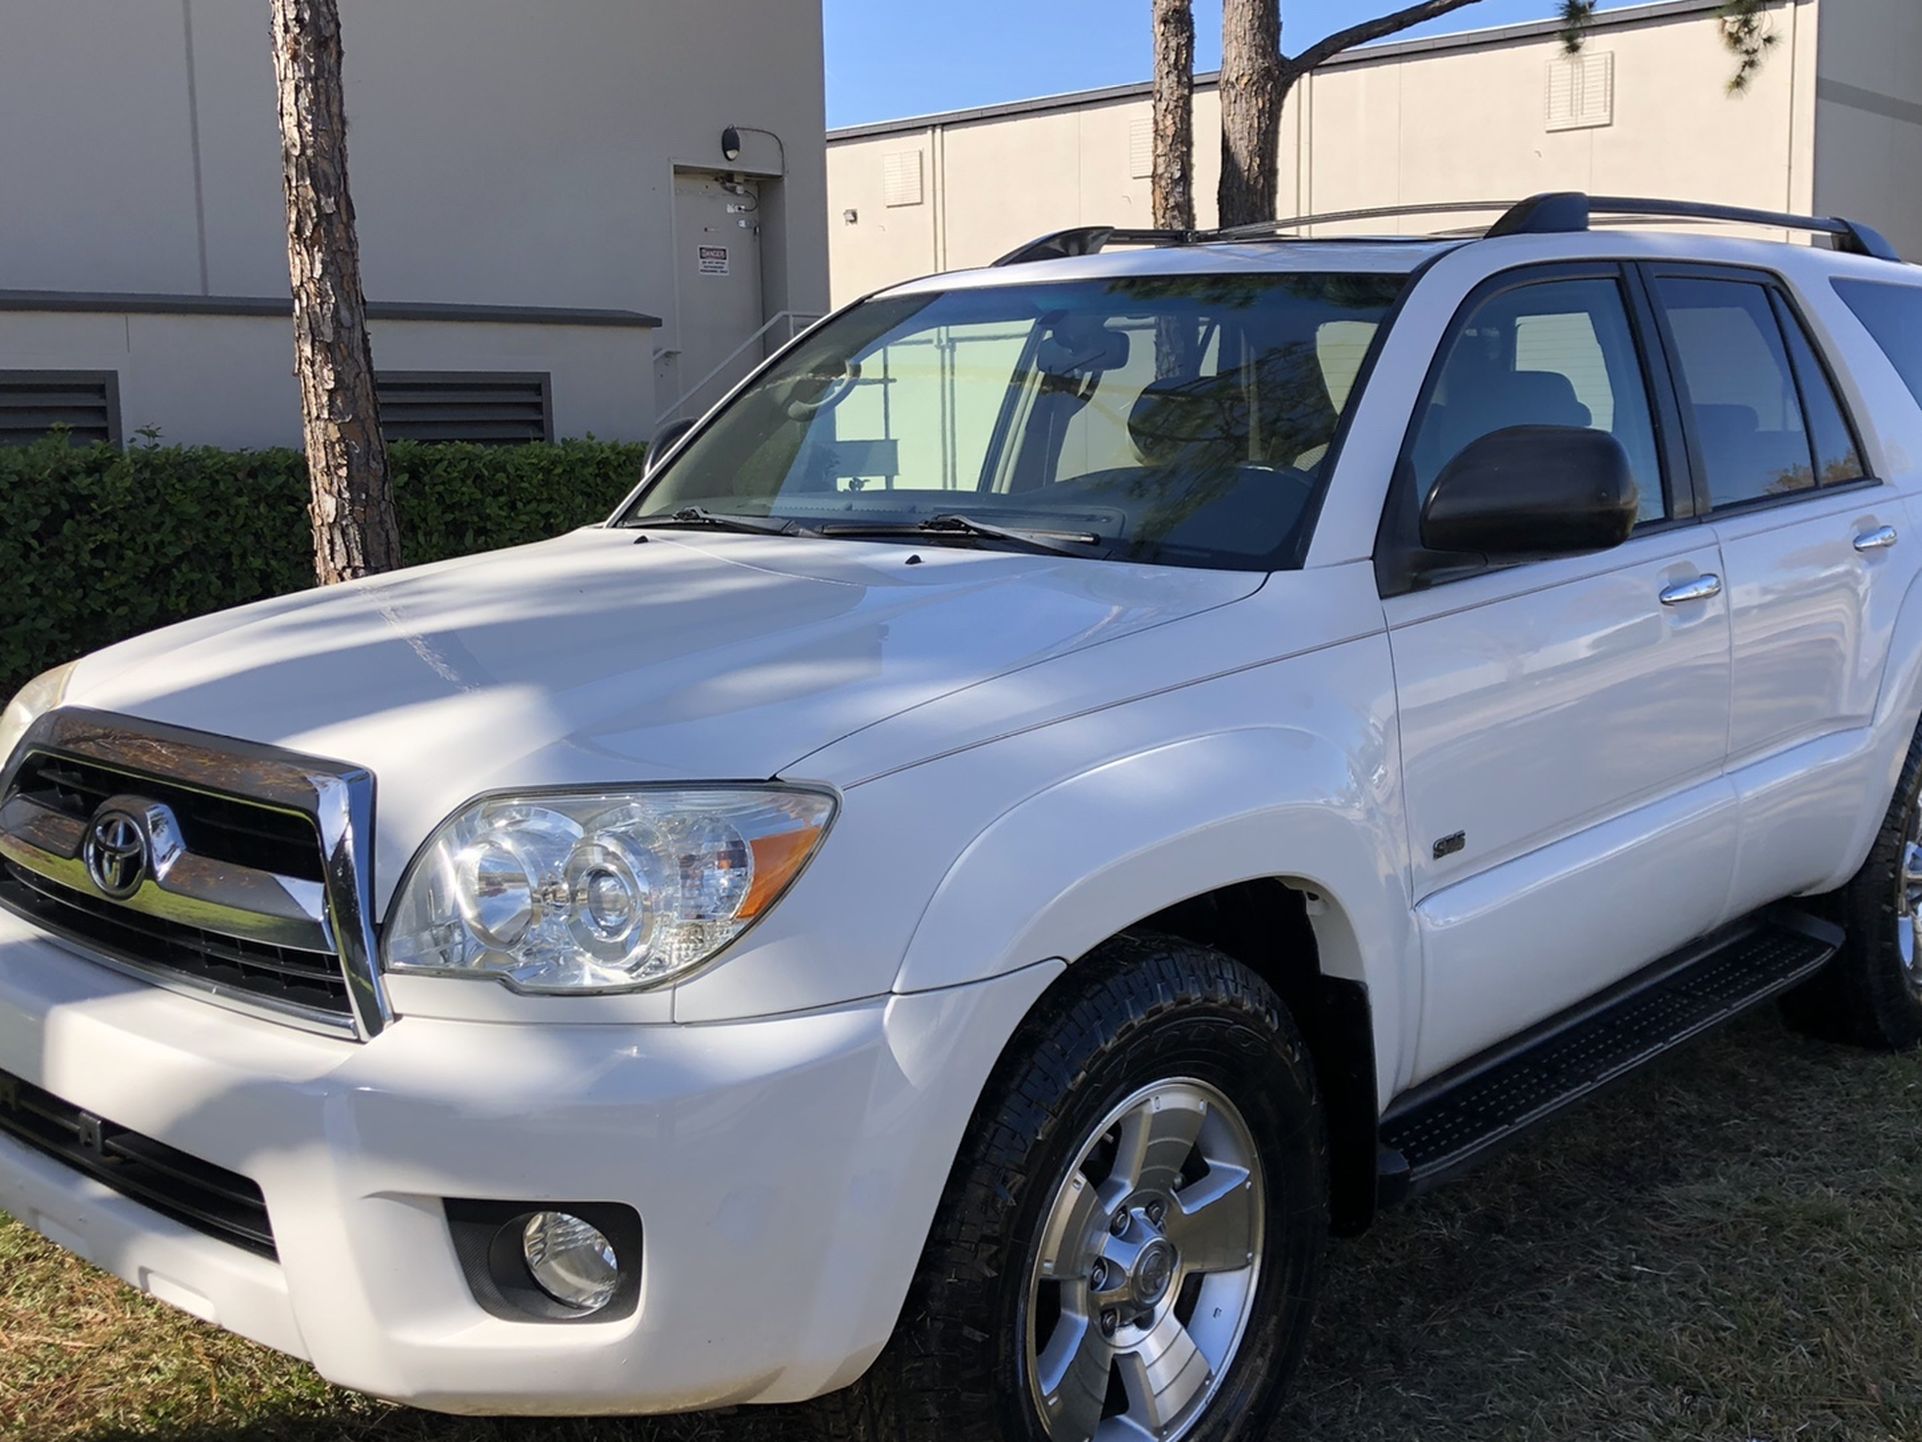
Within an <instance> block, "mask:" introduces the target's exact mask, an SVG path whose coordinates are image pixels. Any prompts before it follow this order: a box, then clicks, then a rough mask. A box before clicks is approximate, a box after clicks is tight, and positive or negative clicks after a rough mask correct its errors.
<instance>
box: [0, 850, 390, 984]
mask: <svg viewBox="0 0 1922 1442" xmlns="http://www.w3.org/2000/svg"><path fill="white" fill-rule="evenodd" d="M0 903H4V904H5V905H6V906H7V907H8V908H9V909H10V910H12V911H14V912H15V913H17V914H18V915H21V916H24V917H26V918H27V919H28V920H29V921H33V922H37V923H38V924H39V925H41V926H42V927H44V928H45V929H46V930H48V931H51V932H54V933H56V934H59V935H64V936H66V937H68V938H69V939H71V940H74V941H78V942H81V943H84V944H88V945H91V946H94V947H98V948H99V949H100V950H102V951H103V952H105V953H106V954H107V955H109V956H114V957H119V958H121V959H123V960H126V961H129V962H132V963H134V964H136V965H141V966H154V967H162V968H165V969H166V970H168V971H171V972H175V973H178V974H179V975H181V976H183V977H186V978H190V979H192V980H194V981H197V982H200V983H202V984H204V985H206V986H208V987H210V988H212V989H214V990H216V991H218V990H222V989H226V990H231V991H235V992H244V993H245V994H247V995H248V996H250V997H257V998H259V999H261V1000H264V1001H268V1002H275V1003H279V1004H281V1005H284V1006H290V1007H298V1008H303V1009H306V1010H312V1011H323V1012H327V1013H329V1014H331V1015H334V1016H339V1017H342V1018H346V1017H350V1016H351V1015H352V1010H353V1009H352V1006H351V1004H350V999H349V997H348V994H347V978H346V977H345V976H344V975H343V974H342V972H341V969H340V958H339V957H338V956H336V955H334V954H333V953H332V952H329V951H301V950H297V949H296V948H293V947H286V946H273V945H270V944H268V943H266V942H259V941H250V940H247V939H245V938H243V937H237V936H222V935H220V934H219V933H218V932H213V931H206V930H203V929H201V928H200V927H196V926H187V925H183V924H182V923H180V922H177V921H167V920H164V919H162V918H161V917H157V916H147V915H143V914H142V913H140V912H137V911H129V910H127V909H126V908H125V907H122V906H116V905H115V904H114V903H113V902H111V901H106V900H103V899H102V898H100V897H96V896H91V895H89V894H88V893H86V892H84V891H76V890H74V889H72V888H71V887H66V886H61V885H59V884H58V883H57V882H52V881H49V880H47V879H46V878H45V877H40V876H36V875H34V874H33V873H32V872H30V871H28V870H26V869H25V868H24V867H20V866H16V865H15V864H14V863H12V862H10V861H8V862H0Z"/></svg>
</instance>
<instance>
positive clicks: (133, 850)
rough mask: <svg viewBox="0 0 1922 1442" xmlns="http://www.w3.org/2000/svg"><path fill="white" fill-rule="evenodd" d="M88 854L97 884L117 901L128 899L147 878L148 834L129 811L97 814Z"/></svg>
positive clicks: (88, 845)
mask: <svg viewBox="0 0 1922 1442" xmlns="http://www.w3.org/2000/svg"><path fill="white" fill-rule="evenodd" d="M84 855H85V860H86V863H87V875H88V876H90V877H92V878H93V884H94V885H95V886H97V887H99V888H100V893H101V895H103V896H110V897H112V898H113V899H114V900H115V901H125V900H126V899H127V898H128V897H130V896H132V895H133V894H134V893H135V892H136V891H138V890H140V885H141V883H142V882H144V881H145V880H146V879H147V833H146V832H145V831H144V830H143V829H142V828H141V825H140V823H139V821H137V820H136V819H134V817H133V816H131V815H130V814H128V813H127V812H125V811H119V810H114V811H103V812H101V813H100V814H99V815H98V816H96V817H94V819H93V825H92V826H91V827H89V828H88V830H87V844H86V847H85V853H84Z"/></svg>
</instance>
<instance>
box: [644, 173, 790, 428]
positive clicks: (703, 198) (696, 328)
mask: <svg viewBox="0 0 1922 1442" xmlns="http://www.w3.org/2000/svg"><path fill="white" fill-rule="evenodd" d="M760 204H761V188H760V183H759V182H758V181H755V180H751V179H741V178H737V177H735V176H731V175H718V174H710V173H708V172H706V171H691V170H681V171H676V172H675V174H674V233H675V235H674V238H675V250H674V263H675V265H676V266H677V267H678V268H679V272H680V273H679V274H678V275H677V276H676V277H675V287H674V290H675V295H676V297H677V298H678V307H677V310H678V314H677V316H676V325H677V329H678V332H679V334H678V335H677V337H676V340H675V349H676V350H677V351H678V354H676V355H674V356H673V357H672V359H673V365H672V366H671V367H670V368H669V373H664V374H663V375H662V377H661V390H660V399H661V403H662V406H663V407H664V409H663V411H662V418H663V419H671V418H672V417H671V416H670V415H669V413H668V410H667V409H666V408H672V409H673V410H674V411H675V412H676V413H678V414H680V415H699V414H701V412H703V411H705V410H706V409H707V408H708V407H709V406H711V405H713V404H714V402H716V401H717V400H719V399H720V398H721V397H722V396H724V395H726V394H727V392H728V391H729V390H730V389H732V388H733V386H734V383H735V382H736V381H738V380H740V379H741V377H742V376H744V375H746V374H747V372H748V371H749V370H750V369H751V368H752V367H754V366H756V365H758V364H759V363H760V362H761V360H762V359H763V358H764V352H763V350H762V348H761V347H760V346H759V345H755V344H751V342H752V341H753V339H754V337H755V336H756V334H757V333H758V332H759V331H760V329H761V326H762V325H763V323H765V321H766V320H767V317H766V316H765V315H763V314H762V310H761V213H760ZM743 347H745V349H744V348H743ZM677 399H680V400H681V401H682V403H681V404H679V405H676V404H675V402H676V400H677Z"/></svg>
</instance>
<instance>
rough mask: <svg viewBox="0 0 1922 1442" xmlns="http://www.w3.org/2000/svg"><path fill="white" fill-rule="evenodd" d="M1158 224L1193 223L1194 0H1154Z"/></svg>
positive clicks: (1176, 227) (1181, 225)
mask: <svg viewBox="0 0 1922 1442" xmlns="http://www.w3.org/2000/svg"><path fill="white" fill-rule="evenodd" d="M1154 30H1155V88H1154V147H1155V148H1154V224H1155V226H1156V227H1157V228H1159V229H1161V230H1193V229H1194V228H1195V12H1194V3H1193V0H1154Z"/></svg>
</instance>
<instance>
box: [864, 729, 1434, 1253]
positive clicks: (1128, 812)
mask: <svg viewBox="0 0 1922 1442" xmlns="http://www.w3.org/2000/svg"><path fill="white" fill-rule="evenodd" d="M1379 763H1380V754H1379V752H1378V751H1377V752H1374V753H1373V754H1367V753H1364V752H1363V751H1362V750H1361V749H1360V748H1357V749H1355V750H1354V751H1344V750H1343V749H1341V748H1340V747H1338V746H1336V745H1335V744H1333V743H1332V742H1331V741H1329V740H1328V739H1327V738H1324V737H1321V736H1316V735H1312V734H1310V733H1307V732H1305V731H1300V730H1295V729H1288V728H1280V727H1272V728H1266V727H1262V728H1248V729H1243V730H1237V731H1231V732H1222V733H1214V734H1210V735H1205V736H1200V737H1194V738H1190V739H1188V740H1184V741H1180V742H1175V743H1171V744H1169V745H1166V746H1162V747H1158V748H1155V749H1153V750H1149V751H1144V752H1141V753H1138V754H1135V755H1131V756H1128V757H1125V758H1122V759H1121V760H1118V761H1115V762H1111V763H1109V764H1107V765H1104V766H1102V767H1099V768H1096V769H1094V770H1091V771H1088V772H1085V773H1082V774H1079V775H1076V776H1074V777H1072V778H1070V779H1068V780H1065V781H1063V782H1061V783H1060V784H1058V785H1055V786H1053V787H1050V788H1048V789H1046V790H1044V791H1042V792H1040V793H1038V794H1037V795H1035V796H1032V797H1030V798H1028V799H1027V800H1026V801H1024V802H1022V803H1021V804H1019V805H1017V806H1016V807H1014V808H1011V809H1010V810H1009V811H1007V812H1005V813H1003V814H1002V816H1000V817H999V818H998V819H997V820H996V821H995V822H994V824H993V825H991V826H989V827H988V828H986V829H985V830H984V831H983V832H982V834H981V835H980V836H979V837H977V838H976V840H975V841H974V842H973V843H972V844H971V845H970V846H969V847H968V848H967V849H966V850H965V851H964V852H963V854H962V855H961V856H960V857H959V858H958V859H957V861H956V863H955V865H954V866H953V867H952V868H951V869H950V871H949V872H948V874H947V875H946V877H945V878H944V879H943V881H942V883H941V885H940V887H939V888H938V889H937V891H936V892H935V894H934V896H933V898H932V900H931V901H930V903H929V905H928V907H927V908H926V911H925V912H924V914H923V916H922V918H921V921H920V923H919V925H918V926H917V928H916V931H915V934H914V937H913V940H912V941H911V943H910V945H909V947H908V950H907V953H906V957H905V959H904V961H903V964H902V966H901V969H900V972H899V974H898V977H897V980H896V984H895V988H894V989H895V990H896V991H897V992H915V991H922V990H931V989H935V988H939V987H947V986H956V985H964V984H967V983H969V982H972V981H976V980H980V979H984V978H986V977H989V976H993V975H998V974H1002V973H1004V972H1006V971H1009V970H1013V969H1016V968H1018V967H1021V966H1025V965H1030V964H1032V963H1034V962H1037V961H1041V960H1059V961H1065V962H1068V963H1071V964H1070V965H1069V966H1068V967H1067V969H1066V971H1065V972H1064V973H1063V975H1062V976H1061V977H1060V978H1058V979H1057V980H1056V982H1055V983H1054V985H1055V986H1056V987H1060V986H1069V985H1074V984H1075V967H1074V966H1073V965H1072V963H1073V962H1074V961H1075V960H1077V959H1078V958H1081V957H1083V956H1086V955H1087V954H1088V953H1089V952H1091V951H1093V950H1094V949H1095V948H1096V947H1098V946H1099V945H1100V944H1101V943H1102V942H1104V941H1106V940H1108V939H1110V938H1111V937H1114V936H1116V935H1119V934H1122V933H1124V932H1127V931H1129V930H1160V931H1167V932H1171V933H1173V934H1176V935H1180V936H1183V937H1185V938H1187V939H1190V940H1195V941H1200V942H1202V943H1204V944H1207V945H1212V946H1215V947H1217V949H1219V950H1222V951H1224V952H1226V953H1227V954H1229V955H1231V956H1234V957H1235V958H1236V959H1237V960H1240V961H1242V962H1243V963H1244V964H1246V965H1248V966H1250V967H1251V968H1252V969H1253V970H1255V971H1256V972H1257V973H1258V974H1260V975H1261V976H1262V977H1263V978H1264V979H1265V980H1267V981H1268V982H1269V984H1270V985H1272V986H1273V987H1274V988H1275V990H1276V991H1277V992H1278V993H1279V994H1280V995H1281V997H1282V999H1283V1000H1284V1001H1285V1002H1286V1003H1287V1004H1288V1005H1289V1007H1290V1009H1291V1010H1292V1011H1293V1012H1294V1013H1295V1016H1296V1020H1297V1022H1298V1023H1299V1024H1300V1025H1301V1027H1302V1029H1303V1031H1304V1033H1305V1034H1306V1035H1307V1037H1308V1040H1309V1044H1310V1047H1311V1049H1312V1050H1313V1052H1314V1057H1315V1064H1316V1071H1317V1078H1318V1081H1319V1083H1320V1085H1321V1087H1322V1090H1323V1093H1324V1096H1325V1098H1326V1101H1327V1108H1328V1120H1329V1125H1330V1143H1331V1156H1332V1160H1333V1161H1334V1163H1335V1166H1336V1197H1335V1210H1336V1213H1337V1217H1338V1222H1339V1225H1340V1226H1341V1228H1342V1230H1344V1231H1352V1230H1357V1229H1359V1228H1360V1227H1361V1226H1364V1225H1365V1224H1366V1222H1367V1221H1368V1219H1369V1218H1370V1216H1372V1207H1373V1187H1374V1171H1375V1135H1376V1122H1377V1119H1378V1116H1379V1100H1380V1098H1381V1097H1383V1096H1386V1095H1390V1094H1392V1090H1393V1087H1394V1085H1395V1082H1396V1078H1397V1077H1398V1076H1399V1075H1400V1072H1401V1070H1402V1068H1403V1067H1404V1066H1405V1053H1407V1052H1408V1051H1410V1050H1412V1043H1413V1039H1414V1037H1413V1032H1414V1018H1415V1015H1416V1003H1417V1002H1418V999H1419V985H1420V971H1419V951H1418V941H1417V938H1416V937H1415V933H1414V921H1413V916H1412V913H1411V912H1410V909H1409V906H1408V901H1407V891H1406V875H1407V865H1406V845H1407V843H1406V828H1405V827H1404V825H1403V823H1402V817H1401V810H1400V803H1399V798H1398V796H1396V795H1395V794H1394V793H1393V791H1392V785H1391V782H1390V779H1389V778H1390V777H1391V776H1392V768H1384V767H1382V766H1381V765H1380V764H1379Z"/></svg>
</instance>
